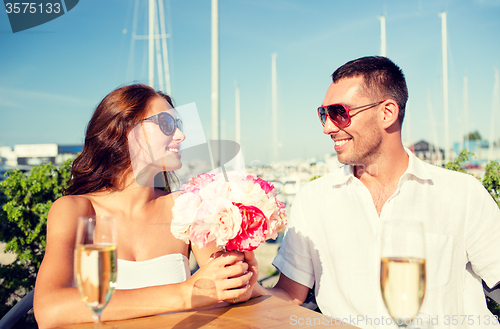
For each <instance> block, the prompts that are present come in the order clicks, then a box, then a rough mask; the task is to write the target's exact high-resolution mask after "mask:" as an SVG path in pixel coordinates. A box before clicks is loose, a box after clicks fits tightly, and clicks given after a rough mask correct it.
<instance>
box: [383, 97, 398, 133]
mask: <svg viewBox="0 0 500 329" xmlns="http://www.w3.org/2000/svg"><path fill="white" fill-rule="evenodd" d="M382 106H383V107H384V108H383V112H382V113H383V121H382V127H383V128H384V129H388V128H390V127H392V126H393V125H394V124H396V125H399V123H398V116H399V105H398V103H396V101H395V100H392V99H388V100H386V101H385V102H384V103H383V105H382Z"/></svg>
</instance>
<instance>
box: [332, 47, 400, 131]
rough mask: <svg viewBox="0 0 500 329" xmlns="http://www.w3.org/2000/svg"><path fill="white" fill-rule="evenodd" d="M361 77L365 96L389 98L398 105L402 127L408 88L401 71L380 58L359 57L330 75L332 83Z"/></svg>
mask: <svg viewBox="0 0 500 329" xmlns="http://www.w3.org/2000/svg"><path fill="white" fill-rule="evenodd" d="M352 77H363V80H364V83H365V88H364V92H365V93H366V95H368V96H371V97H373V98H377V99H376V100H378V99H379V98H380V100H383V99H387V98H391V99H394V100H395V101H396V102H397V103H398V105H399V114H398V121H399V123H400V125H403V119H404V116H405V107H406V101H407V100H408V87H407V86H406V81H405V76H404V74H403V71H402V70H401V69H400V68H399V67H398V66H397V65H396V64H394V63H393V62H392V61H391V60H390V59H388V58H386V57H382V56H369V57H361V58H358V59H355V60H352V61H350V62H347V63H345V64H344V65H342V66H341V67H339V68H338V69H337V70H335V72H333V74H332V80H333V83H337V82H338V81H339V80H341V79H344V78H352Z"/></svg>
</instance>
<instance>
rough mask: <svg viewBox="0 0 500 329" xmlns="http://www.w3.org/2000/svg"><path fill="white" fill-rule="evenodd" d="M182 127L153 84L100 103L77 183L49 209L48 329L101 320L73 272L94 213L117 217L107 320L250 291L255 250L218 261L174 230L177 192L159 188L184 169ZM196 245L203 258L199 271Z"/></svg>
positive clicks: (42, 313)
mask: <svg viewBox="0 0 500 329" xmlns="http://www.w3.org/2000/svg"><path fill="white" fill-rule="evenodd" d="M181 126H182V124H181V121H180V120H179V119H178V118H177V113H176V111H175V110H174V108H173V105H172V101H171V99H170V97H169V96H167V95H165V94H163V93H161V92H156V91H155V90H153V89H152V88H150V87H148V86H144V85H130V86H125V87H122V88H118V89H116V90H114V91H113V92H111V93H110V94H109V95H107V96H106V97H105V98H104V99H103V100H102V101H101V103H100V104H99V105H98V106H97V108H96V111H95V113H94V114H93V116H92V118H91V120H90V122H89V124H88V127H87V132H86V137H85V145H84V149H83V152H82V153H81V155H80V156H79V157H78V158H77V159H75V161H74V163H73V167H72V177H71V179H70V187H69V188H68V190H67V192H66V195H65V196H63V197H61V198H60V199H58V200H56V201H55V202H54V204H53V205H52V207H51V208H50V211H49V215H48V219H47V247H46V252H45V257H44V260H43V262H42V265H41V267H40V270H39V272H38V275H37V281H36V286H35V300H34V311H35V317H36V320H37V322H38V325H39V327H40V328H50V327H55V326H60V325H66V324H71V323H81V322H91V321H92V314H91V311H90V310H88V309H87V307H86V306H85V304H84V303H83V302H82V300H81V295H80V293H79V291H78V289H77V288H75V283H74V273H73V249H74V245H75V231H76V219H77V218H78V217H79V216H85V215H112V216H114V217H115V218H116V224H117V225H116V226H117V233H118V234H117V235H118V241H117V258H118V281H117V290H116V291H115V293H114V295H113V297H112V298H111V300H110V302H109V304H108V305H107V306H106V308H105V310H104V312H103V320H105V321H106V320H119V319H126V318H133V317H140V316H147V315H152V314H159V313H164V312H168V311H176V310H183V309H189V308H195V307H201V306H206V305H210V304H212V303H215V302H218V301H220V300H233V301H235V300H246V299H248V298H249V297H250V295H251V285H253V283H255V281H256V280H257V275H256V274H257V264H256V262H255V258H254V257H253V254H246V255H245V256H246V257H247V259H246V261H247V262H243V260H244V255H243V254H241V253H235V252H230V253H225V254H224V255H223V256H222V257H217V258H216V257H213V256H212V253H214V252H215V251H216V250H214V249H199V248H197V247H196V246H195V245H191V246H190V245H187V244H185V243H184V242H183V241H181V240H178V239H176V238H174V236H173V235H172V234H171V232H170V222H171V217H172V215H171V209H172V206H173V205H174V199H175V197H176V193H172V194H169V193H167V192H166V191H165V190H160V189H156V188H154V178H155V176H156V174H157V173H158V172H161V171H171V170H176V169H179V168H180V167H181V166H182V164H181V161H180V155H179V153H178V151H179V146H180V143H181V142H182V141H183V140H184V139H185V136H184V134H183V133H182V130H181V129H182V128H181ZM167 185H168V183H167ZM190 248H191V249H192V251H193V254H194V255H195V257H196V260H197V262H198V264H201V267H200V269H199V270H198V271H197V272H196V273H194V275H193V276H191V277H190V274H189V268H188V263H187V257H188V256H189V252H190ZM249 267H250V268H249ZM173 268H175V269H176V270H173V271H172V270H171V269H173ZM252 274H254V275H253V278H252Z"/></svg>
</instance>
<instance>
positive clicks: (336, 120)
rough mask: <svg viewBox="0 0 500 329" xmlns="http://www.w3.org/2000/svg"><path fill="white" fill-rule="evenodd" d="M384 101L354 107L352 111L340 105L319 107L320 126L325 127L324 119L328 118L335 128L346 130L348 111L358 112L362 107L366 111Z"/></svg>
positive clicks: (348, 119)
mask: <svg viewBox="0 0 500 329" xmlns="http://www.w3.org/2000/svg"><path fill="white" fill-rule="evenodd" d="M385 101H386V99H384V100H383V101H380V102H376V103H371V104H368V105H363V106H358V107H355V108H353V109H348V108H347V107H345V106H344V105H342V104H332V105H326V106H320V107H318V116H319V119H320V120H321V124H322V125H323V127H324V126H325V123H326V118H327V117H328V118H330V120H331V121H332V122H333V124H334V125H335V126H337V127H338V128H347V127H349V126H350V125H351V115H350V114H349V112H350V111H354V110H359V109H361V108H363V107H366V109H365V110H368V109H369V108H371V107H373V106H375V105H379V104H382V103H383V102H385ZM360 112H361V111H360ZM358 113H359V112H358ZM356 114H357V113H356Z"/></svg>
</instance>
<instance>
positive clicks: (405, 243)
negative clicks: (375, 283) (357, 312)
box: [380, 220, 425, 327]
mask: <svg viewBox="0 0 500 329" xmlns="http://www.w3.org/2000/svg"><path fill="white" fill-rule="evenodd" d="M380 288H381V290H382V297H383V299H384V303H385V306H386V307H387V310H388V311H389V314H390V315H391V317H392V318H393V320H394V321H395V322H396V324H397V325H398V326H399V327H407V326H408V325H410V324H411V323H412V322H413V320H414V318H415V317H416V316H417V314H418V311H419V309H420V306H421V305H422V301H423V299H424V295H425V250H424V234H423V225H422V223H421V222H416V221H402V220H401V221H389V222H386V223H384V224H383V230H382V246H381V264H380Z"/></svg>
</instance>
